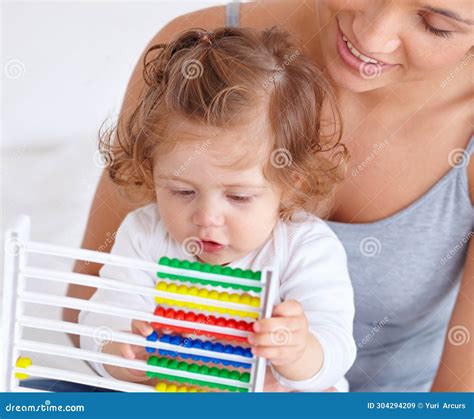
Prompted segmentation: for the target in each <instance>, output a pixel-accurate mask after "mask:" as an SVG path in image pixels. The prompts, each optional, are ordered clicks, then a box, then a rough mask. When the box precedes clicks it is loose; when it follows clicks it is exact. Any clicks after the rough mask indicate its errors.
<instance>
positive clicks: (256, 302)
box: [250, 297, 260, 307]
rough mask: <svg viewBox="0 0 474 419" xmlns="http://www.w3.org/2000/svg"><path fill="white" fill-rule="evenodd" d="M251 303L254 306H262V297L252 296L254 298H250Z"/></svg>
mask: <svg viewBox="0 0 474 419" xmlns="http://www.w3.org/2000/svg"><path fill="white" fill-rule="evenodd" d="M250 305H251V306H252V307H260V298H258V297H252V299H251V300H250Z"/></svg>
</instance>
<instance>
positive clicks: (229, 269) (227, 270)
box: [222, 266, 233, 276]
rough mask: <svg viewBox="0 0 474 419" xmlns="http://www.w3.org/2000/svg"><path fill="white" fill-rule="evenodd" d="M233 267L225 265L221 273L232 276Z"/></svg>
mask: <svg viewBox="0 0 474 419" xmlns="http://www.w3.org/2000/svg"><path fill="white" fill-rule="evenodd" d="M232 272H233V269H232V268H231V267H230V266H226V267H225V268H224V269H222V275H227V276H232Z"/></svg>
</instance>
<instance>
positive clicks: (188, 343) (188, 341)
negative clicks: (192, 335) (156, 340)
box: [182, 338, 193, 348]
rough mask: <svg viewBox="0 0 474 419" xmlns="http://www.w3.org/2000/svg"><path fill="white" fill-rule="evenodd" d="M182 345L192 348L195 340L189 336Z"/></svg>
mask: <svg viewBox="0 0 474 419" xmlns="http://www.w3.org/2000/svg"><path fill="white" fill-rule="evenodd" d="M182 346H184V347H185V348H191V347H192V346H193V340H192V339H189V338H187V339H184V341H183V343H182Z"/></svg>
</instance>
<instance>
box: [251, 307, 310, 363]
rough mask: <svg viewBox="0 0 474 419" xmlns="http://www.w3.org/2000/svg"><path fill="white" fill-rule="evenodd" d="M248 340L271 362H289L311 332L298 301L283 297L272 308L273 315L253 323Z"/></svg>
mask: <svg viewBox="0 0 474 419" xmlns="http://www.w3.org/2000/svg"><path fill="white" fill-rule="evenodd" d="M253 329H254V331H255V333H252V334H251V335H250V336H249V338H248V341H249V343H250V344H251V345H252V353H253V354H254V355H256V356H261V357H263V358H266V359H268V360H270V361H271V363H272V364H273V365H274V366H283V365H291V364H292V363H293V362H295V361H296V360H298V359H300V358H301V357H302V355H303V353H304V352H305V350H306V349H307V346H308V341H309V337H310V332H309V329H308V320H307V318H306V315H305V313H304V311H303V307H302V306H301V304H300V303H298V302H297V301H294V300H289V301H284V302H282V303H281V304H278V305H277V306H275V308H274V309H273V313H272V317H271V318H267V319H262V320H259V321H257V322H255V323H254V326H253Z"/></svg>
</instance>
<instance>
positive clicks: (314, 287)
mask: <svg viewBox="0 0 474 419" xmlns="http://www.w3.org/2000/svg"><path fill="white" fill-rule="evenodd" d="M300 218H303V219H302V220H301V221H295V222H283V221H281V220H279V221H278V222H277V223H276V225H275V228H274V229H273V232H272V234H271V237H269V238H268V240H267V241H266V242H265V243H264V244H263V245H262V246H261V247H260V248H258V249H256V250H254V251H253V252H251V253H250V254H248V255H246V256H244V257H243V258H241V259H239V260H237V261H234V262H232V263H230V264H229V265H228V266H230V267H232V268H241V269H251V270H254V271H258V270H261V269H262V268H263V267H264V266H272V267H274V268H275V269H276V270H277V272H278V273H279V276H280V289H279V295H278V297H277V300H276V301H275V302H274V304H278V303H279V302H281V301H284V300H296V301H298V302H299V303H300V304H301V305H302V307H303V309H304V311H305V314H306V317H307V319H308V322H309V327H310V331H311V332H312V333H313V334H314V336H315V337H316V338H317V339H318V341H319V343H320V344H321V347H322V349H323V353H324V361H323V365H322V367H321V369H320V371H319V372H318V373H316V374H315V375H314V376H312V377H310V378H308V379H305V380H301V381H295V380H289V379H287V378H285V377H283V376H281V375H280V374H278V373H277V371H275V369H274V368H273V367H271V368H272V372H273V375H274V376H275V378H276V380H277V381H278V382H279V383H280V384H281V385H283V386H286V387H290V388H292V389H294V390H299V391H323V390H325V389H327V388H329V387H331V386H336V387H338V389H339V390H343V389H347V386H346V385H345V384H344V380H343V377H344V374H345V373H346V372H347V371H348V369H349V368H350V367H351V365H352V363H353V362H354V359H355V356H356V346H355V342H354V339H353V336H352V323H353V318H354V297H353V290H352V286H351V282H350V278H349V273H348V269H347V258H346V253H345V251H344V248H343V246H342V244H341V242H340V241H339V239H338V238H337V237H336V235H335V234H334V232H333V231H332V230H331V229H330V228H329V227H328V226H327V224H326V223H324V222H323V221H322V220H320V219H319V218H317V217H314V216H310V215H308V214H305V213H300ZM111 253H112V254H115V255H120V256H126V257H130V258H136V259H141V260H146V261H154V262H156V261H158V260H159V259H160V257H162V256H167V257H169V258H178V259H188V260H196V259H195V258H193V257H190V256H189V254H188V253H186V249H183V246H182V245H181V244H180V243H178V242H176V241H175V240H173V239H172V238H171V237H170V235H169V234H168V232H167V231H166V228H165V226H164V223H163V221H162V220H161V218H160V215H159V209H158V205H157V204H150V205H147V206H145V207H142V208H139V209H137V210H135V211H133V212H131V213H130V214H128V215H127V217H126V218H125V219H124V221H123V222H122V224H121V225H120V228H119V229H118V231H117V234H116V237H115V244H114V246H113V248H112V251H111ZM100 276H101V277H104V278H111V279H116V280H120V281H124V282H130V283H133V284H135V285H141V286H145V287H150V288H154V286H155V284H156V281H157V277H156V274H153V273H152V272H143V271H138V270H136V269H128V268H120V267H117V266H112V265H104V266H103V267H102V269H101V270H100ZM90 301H93V302H96V303H102V304H107V305H114V306H118V307H126V308H128V309H135V310H140V311H145V312H148V313H150V314H152V313H153V312H154V309H155V303H154V301H153V297H151V296H140V295H137V294H131V293H124V292H117V291H110V290H106V289H98V290H97V291H96V293H95V294H94V295H93V296H92V298H91V299H90ZM131 321H132V319H129V318H123V317H116V316H111V315H105V314H99V313H93V312H89V311H81V313H80V314H79V323H80V324H84V325H88V326H93V327H97V328H98V329H97V331H98V332H97V336H96V337H95V338H91V337H87V336H81V339H80V345H81V348H82V349H87V350H90V351H100V350H101V345H102V342H101V336H102V335H103V333H104V330H106V328H108V327H110V328H111V329H113V330H120V331H127V332H131ZM91 365H92V366H93V367H94V369H95V370H96V371H97V372H98V373H99V374H100V375H102V376H106V377H111V376H110V374H108V373H107V371H106V370H105V368H104V367H103V365H102V364H100V363H91Z"/></svg>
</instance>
